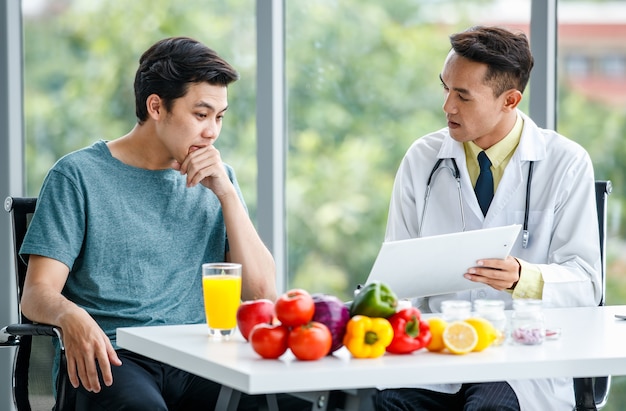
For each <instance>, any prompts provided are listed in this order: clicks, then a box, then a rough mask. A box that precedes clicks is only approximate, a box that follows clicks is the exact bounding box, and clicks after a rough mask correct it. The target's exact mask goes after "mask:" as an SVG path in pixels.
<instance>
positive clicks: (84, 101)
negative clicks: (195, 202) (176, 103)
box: [22, 0, 256, 211]
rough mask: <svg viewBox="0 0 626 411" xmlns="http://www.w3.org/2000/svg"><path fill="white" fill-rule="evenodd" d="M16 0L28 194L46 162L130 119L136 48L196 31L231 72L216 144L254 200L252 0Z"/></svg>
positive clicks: (123, 128)
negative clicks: (233, 77) (234, 78)
mask: <svg viewBox="0 0 626 411" xmlns="http://www.w3.org/2000/svg"><path fill="white" fill-rule="evenodd" d="M208 3H211V7H207V1H206V0H185V1H180V2H173V1H169V0H151V1H132V2H125V1H92V0H39V1H30V0H24V1H22V5H23V14H24V55H25V61H24V66H25V73H24V85H25V96H24V104H25V107H24V113H25V130H26V181H27V184H26V185H27V193H28V194H29V195H37V194H38V192H39V189H40V187H41V183H42V180H43V177H44V176H45V173H46V172H47V170H48V169H49V168H50V167H51V166H52V164H53V163H54V162H55V161H56V160H57V159H58V158H59V157H61V156H63V155H65V154H67V153H69V152H70V151H73V150H76V149H78V148H82V147H84V146H86V145H89V144H91V143H93V142H94V141H96V140H98V139H104V140H112V139H115V138H117V137H120V136H122V135H124V134H126V133H127V132H128V131H130V129H131V128H132V127H133V125H134V124H135V121H136V118H135V103H134V94H133V80H134V75H135V71H136V70H137V67H138V60H139V56H140V54H141V53H142V52H143V51H144V50H145V49H147V48H148V47H149V46H150V45H151V44H152V43H154V42H155V41H157V40H159V39H161V38H164V37H168V36H189V37H194V38H197V39H198V40H200V41H202V42H204V43H205V44H207V45H208V46H209V47H211V48H213V49H215V50H216V51H217V52H218V53H219V54H220V55H222V56H223V57H224V58H226V60H227V61H229V62H230V63H231V64H232V65H233V66H234V67H235V68H236V69H237V70H238V71H239V73H240V76H241V79H240V80H239V81H238V82H236V83H234V84H233V85H232V86H231V87H230V88H229V106H230V108H229V110H228V114H227V116H226V117H225V123H224V128H223V131H222V134H221V136H220V139H219V140H218V142H217V143H216V146H217V147H218V148H219V149H220V151H221V153H222V158H223V159H224V161H226V162H227V163H229V164H230V165H232V166H233V167H234V168H235V170H236V172H237V177H238V179H239V180H240V184H241V186H242V191H243V194H244V196H245V197H246V200H247V201H248V206H249V207H250V208H251V209H252V211H253V210H254V205H255V202H256V200H255V199H256V128H255V122H256V112H255V99H256V77H255V76H256V49H255V45H256V41H255V38H256V32H255V1H254V0H224V1H216V2H208Z"/></svg>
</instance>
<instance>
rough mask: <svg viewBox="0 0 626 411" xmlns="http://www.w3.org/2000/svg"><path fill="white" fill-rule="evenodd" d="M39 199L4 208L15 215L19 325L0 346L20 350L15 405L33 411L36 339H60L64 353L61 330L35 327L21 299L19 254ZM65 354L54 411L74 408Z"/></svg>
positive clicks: (5, 333) (4, 334) (2, 333)
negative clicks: (31, 394)
mask: <svg viewBox="0 0 626 411" xmlns="http://www.w3.org/2000/svg"><path fill="white" fill-rule="evenodd" d="M36 203H37V199H36V198H19V197H7V199H6V200H5V201H4V208H5V210H6V211H8V212H9V213H11V220H12V225H13V247H14V260H15V261H14V263H15V276H16V284H17V301H18V303H17V305H18V307H17V308H18V313H19V323H17V324H11V325H8V326H6V327H4V328H2V329H1V330H0V346H13V347H16V353H15V360H14V364H13V402H14V403H15V406H16V408H17V411H30V410H31V408H32V407H31V401H30V397H29V370H30V368H31V367H30V366H31V351H32V345H33V337H34V336H49V337H52V338H58V339H59V343H60V345H61V349H62V350H63V342H62V340H61V330H60V329H59V328H58V327H53V326H51V325H46V324H33V322H32V321H30V320H29V319H28V318H26V317H25V316H24V315H23V314H22V310H21V305H20V300H21V298H22V292H23V288H24V279H25V278H26V267H27V265H26V264H27V263H26V262H25V261H23V260H22V259H21V258H20V256H19V254H18V252H19V249H20V247H21V246H22V242H23V241H24V236H25V235H26V230H27V228H28V224H29V223H30V219H31V217H32V215H33V213H34V212H35V205H36ZM66 370H67V364H66V360H65V355H64V353H63V352H61V358H60V367H59V377H58V378H57V381H56V387H55V392H56V401H55V404H54V406H53V408H52V409H53V410H54V411H69V410H73V409H74V400H75V398H74V388H73V387H72V386H71V385H70V382H69V378H68V375H67V372H66Z"/></svg>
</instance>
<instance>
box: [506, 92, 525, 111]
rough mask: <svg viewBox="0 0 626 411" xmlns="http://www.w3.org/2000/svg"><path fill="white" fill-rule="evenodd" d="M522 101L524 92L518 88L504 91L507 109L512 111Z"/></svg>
mask: <svg viewBox="0 0 626 411" xmlns="http://www.w3.org/2000/svg"><path fill="white" fill-rule="evenodd" d="M520 101H522V93H521V92H520V91H519V90H517V89H511V90H507V91H505V92H504V106H503V109H504V110H506V111H512V110H515V109H516V108H517V106H518V105H519V103H520Z"/></svg>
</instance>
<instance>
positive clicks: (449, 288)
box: [365, 224, 522, 298]
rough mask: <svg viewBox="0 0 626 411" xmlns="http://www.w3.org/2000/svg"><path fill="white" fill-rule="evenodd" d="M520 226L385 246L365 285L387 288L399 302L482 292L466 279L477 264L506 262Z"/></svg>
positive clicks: (409, 240)
mask: <svg viewBox="0 0 626 411" xmlns="http://www.w3.org/2000/svg"><path fill="white" fill-rule="evenodd" d="M521 227H522V226H521V225H519V224H515V225H509V226H502V227H495V228H485V229H481V230H473V231H463V232H459V233H453V234H444V235H436V236H431V237H422V238H412V239H408V240H400V241H386V242H384V243H383V245H382V247H381V248H380V252H379V253H378V257H376V261H374V266H373V267H372V271H371V272H370V274H369V277H368V278H367V281H366V283H365V284H368V283H371V282H373V281H375V280H378V281H381V282H383V283H385V284H387V285H388V286H389V287H391V289H392V290H393V291H394V292H395V294H396V295H397V296H398V298H413V297H424V296H431V295H439V294H447V293H454V292H458V291H464V290H470V289H474V288H481V287H484V286H485V285H484V284H482V283H476V282H473V281H470V280H468V279H466V278H465V277H463V274H465V273H466V272H467V270H468V269H469V268H470V267H474V266H476V261H477V260H480V259H483V258H502V259H504V258H506V257H507V256H508V255H509V254H510V252H511V248H512V247H513V244H514V243H515V241H516V239H517V237H518V235H519V232H520V229H521Z"/></svg>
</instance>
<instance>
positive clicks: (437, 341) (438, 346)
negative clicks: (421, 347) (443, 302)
mask: <svg viewBox="0 0 626 411" xmlns="http://www.w3.org/2000/svg"><path fill="white" fill-rule="evenodd" d="M426 321H428V325H429V326H430V334H431V335H432V339H431V340H430V343H429V344H428V345H427V346H426V349H427V350H428V351H432V352H439V351H443V349H444V348H446V346H445V344H444V343H443V331H444V330H445V329H446V326H447V325H448V323H447V322H446V321H445V320H444V319H443V318H441V317H431V318H429V319H427V320H426Z"/></svg>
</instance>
